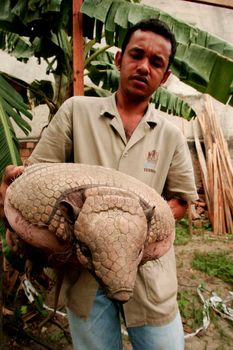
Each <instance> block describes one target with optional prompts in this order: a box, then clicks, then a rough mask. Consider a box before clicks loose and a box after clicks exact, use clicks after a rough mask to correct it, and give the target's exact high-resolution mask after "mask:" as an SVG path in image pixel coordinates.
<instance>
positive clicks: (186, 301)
mask: <svg viewBox="0 0 233 350" xmlns="http://www.w3.org/2000/svg"><path fill="white" fill-rule="evenodd" d="M177 300H178V305H179V309H180V313H181V317H182V318H183V319H185V323H186V324H187V325H188V326H189V327H191V328H192V329H193V330H196V329H197V328H199V327H200V326H202V323H203V305H202V304H201V303H200V300H199V298H198V296H197V295H191V294H190V293H189V292H188V291H186V290H184V291H179V292H178V297H177Z"/></svg>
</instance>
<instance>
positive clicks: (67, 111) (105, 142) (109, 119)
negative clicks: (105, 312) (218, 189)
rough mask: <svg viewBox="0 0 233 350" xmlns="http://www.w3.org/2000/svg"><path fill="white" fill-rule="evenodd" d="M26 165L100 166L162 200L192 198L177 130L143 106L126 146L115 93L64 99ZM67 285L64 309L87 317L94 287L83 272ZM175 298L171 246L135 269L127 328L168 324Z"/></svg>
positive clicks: (127, 307)
mask: <svg viewBox="0 0 233 350" xmlns="http://www.w3.org/2000/svg"><path fill="white" fill-rule="evenodd" d="M30 161H31V162H33V163H35V162H75V163H85V164H96V165H102V166H106V167H110V168H114V169H117V170H119V171H122V172H124V173H126V174H129V175H131V176H134V177H136V178H137V179H139V180H141V181H143V182H144V183H146V184H147V185H149V186H151V187H153V188H154V189H156V190H157V192H158V193H160V194H162V195H163V196H165V198H167V199H169V198H172V197H178V198H181V199H186V200H196V199H197V198H198V196H197V193H196V187H195V181H194V174H193V167H192V162H191V158H190V153H189V149H188V146H187V143H186V140H185V138H184V136H183V135H182V133H181V132H180V130H179V129H178V128H177V127H176V126H174V125H173V124H172V123H171V122H169V121H168V120H167V119H165V118H163V117H161V116H158V115H157V114H156V110H155V109H154V107H153V105H149V107H148V109H147V111H146V113H145V115H144V116H143V118H142V120H141V121H140V123H139V125H138V126H137V128H136V129H135V131H134V133H133V135H132V136H131V138H130V140H129V141H128V142H127V139H126V136H125V132H124V128H123V125H122V121H121V118H120V116H119V114H118V111H117V107H116V102H115V94H113V95H111V96H109V97H103V98H100V97H84V96H80V97H72V98H70V99H68V100H67V101H66V102H65V103H64V104H63V105H62V106H61V108H60V109H59V111H58V112H57V114H56V116H55V117H54V118H53V120H52V122H51V123H50V124H49V127H48V128H47V129H46V130H45V131H44V132H43V135H42V138H41V140H40V142H39V143H38V145H37V147H36V148H35V150H34V152H33V153H32V155H31V157H30ZM72 275H73V276H72ZM67 281H68V290H67V297H68V298H67V305H68V306H69V307H70V308H71V309H72V310H73V311H75V312H76V313H77V314H78V315H79V316H80V317H83V318H85V317H87V314H88V312H89V310H90V308H91V304H92V301H93V298H94V296H95V293H96V289H97V287H98V284H97V282H96V281H95V280H94V278H93V277H92V276H91V275H90V274H89V273H88V272H87V271H83V272H81V274H80V276H79V278H78V280H77V275H76V273H74V271H68V272H67ZM71 281H72V282H71ZM176 294H177V280H176V262H175V256H174V249H173V247H172V248H171V249H170V251H169V252H168V253H166V254H165V255H164V256H163V257H161V258H160V259H159V260H156V261H150V262H147V263H146V264H145V265H143V266H140V267H139V269H138V275H137V279H136V284H135V288H134V295H133V297H132V298H131V300H130V301H129V302H127V303H126V304H124V312H125V318H126V323H127V325H128V326H139V325H144V324H164V323H167V322H169V321H170V320H172V319H173V318H174V317H175V315H176V313H177V302H176V296H177V295H176Z"/></svg>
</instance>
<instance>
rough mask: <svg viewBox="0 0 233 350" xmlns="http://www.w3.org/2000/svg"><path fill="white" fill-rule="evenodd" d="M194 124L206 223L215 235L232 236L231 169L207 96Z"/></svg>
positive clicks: (232, 182) (232, 174) (223, 141)
mask: <svg viewBox="0 0 233 350" xmlns="http://www.w3.org/2000/svg"><path fill="white" fill-rule="evenodd" d="M197 121H198V123H199V125H200V128H201V132H202V138H203V147H202V145H201V142H200V140H199V137H198V129H197V123H195V122H194V123H193V127H194V138H195V145H196V150H197V155H198V159H199V164H200V171H201V177H202V183H203V188H204V193H205V199H206V204H207V207H208V216H209V220H210V222H211V224H212V228H213V232H214V234H225V233H231V234H233V166H232V162H231V158H230V153H229V149H228V146H227V143H226V141H225V139H224V136H223V132H222V129H221V125H220V123H219V121H218V119H217V117H216V114H215V112H214V110H213V106H212V104H211V100H210V98H209V97H207V96H206V99H205V112H204V113H201V114H200V115H198V117H197Z"/></svg>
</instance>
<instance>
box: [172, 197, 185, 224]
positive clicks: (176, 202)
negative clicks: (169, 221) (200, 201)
mask: <svg viewBox="0 0 233 350" xmlns="http://www.w3.org/2000/svg"><path fill="white" fill-rule="evenodd" d="M168 204H169V206H170V208H171V210H172V214H173V216H174V218H175V220H176V221H179V220H180V219H182V218H183V217H184V216H185V214H186V210H187V208H188V203H187V202H186V201H184V200H181V199H176V198H173V199H170V200H169V201H168Z"/></svg>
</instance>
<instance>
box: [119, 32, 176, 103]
mask: <svg viewBox="0 0 233 350" xmlns="http://www.w3.org/2000/svg"><path fill="white" fill-rule="evenodd" d="M170 55H171V43H170V41H169V40H167V39H166V38H164V37H163V36H161V35H159V34H155V33H153V32H150V31H141V30H136V31H135V32H134V33H133V34H132V36H131V38H130V41H129V42H128V44H127V46H126V49H125V52H124V54H123V56H122V53H121V52H118V53H117V55H116V59H115V63H116V66H117V68H118V69H119V70H120V85H119V89H120V90H121V92H122V93H123V94H124V95H126V96H128V97H131V98H132V97H135V98H138V99H141V100H147V99H149V98H150V96H151V95H152V94H153V92H154V91H155V90H156V89H157V88H158V87H159V85H160V84H161V83H164V82H165V81H166V80H167V78H168V76H169V75H170V71H166V70H167V67H168V63H169V57H170Z"/></svg>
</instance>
